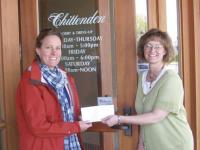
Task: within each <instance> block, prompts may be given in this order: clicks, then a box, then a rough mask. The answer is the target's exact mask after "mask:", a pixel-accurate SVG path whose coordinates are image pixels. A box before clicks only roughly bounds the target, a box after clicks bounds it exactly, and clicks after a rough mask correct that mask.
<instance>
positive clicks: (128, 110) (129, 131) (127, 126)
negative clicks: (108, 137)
mask: <svg viewBox="0 0 200 150" xmlns="http://www.w3.org/2000/svg"><path fill="white" fill-rule="evenodd" d="M123 115H124V116H131V115H132V110H131V107H124V109H123ZM112 128H113V129H122V130H124V134H125V136H132V125H131V124H121V125H115V126H113V127H112Z"/></svg>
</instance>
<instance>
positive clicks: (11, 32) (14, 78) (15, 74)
mask: <svg viewBox="0 0 200 150" xmlns="http://www.w3.org/2000/svg"><path fill="white" fill-rule="evenodd" d="M0 3H1V4H0V6H1V8H0V11H1V12H0V13H1V29H0V30H1V32H0V33H1V45H2V46H1V51H2V53H1V54H2V73H3V74H2V76H3V89H4V91H3V100H4V103H5V109H4V111H5V123H6V132H5V133H6V139H3V140H5V142H6V147H7V149H6V150H17V149H18V148H17V146H18V143H17V131H16V119H15V118H16V116H15V92H16V87H17V84H18V81H19V78H20V48H19V22H18V20H19V18H18V0H1V1H0ZM11 14H12V15H11Z"/></svg>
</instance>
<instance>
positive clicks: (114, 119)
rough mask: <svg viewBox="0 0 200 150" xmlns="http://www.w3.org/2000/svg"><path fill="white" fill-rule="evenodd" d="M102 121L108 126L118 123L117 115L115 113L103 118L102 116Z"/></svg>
mask: <svg viewBox="0 0 200 150" xmlns="http://www.w3.org/2000/svg"><path fill="white" fill-rule="evenodd" d="M101 121H102V123H104V124H107V125H108V126H109V127H112V126H114V125H116V124H118V116H117V115H110V116H107V117H105V118H103V119H102V120H101Z"/></svg>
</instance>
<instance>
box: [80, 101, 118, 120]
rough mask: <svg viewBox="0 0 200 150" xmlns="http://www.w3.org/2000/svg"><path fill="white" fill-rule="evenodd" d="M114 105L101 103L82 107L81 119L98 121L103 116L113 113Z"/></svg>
mask: <svg viewBox="0 0 200 150" xmlns="http://www.w3.org/2000/svg"><path fill="white" fill-rule="evenodd" d="M114 112H115V111H114V105H101V106H91V107H82V108H81V115H82V120H83V121H90V122H98V121H101V120H102V119H103V118H104V117H106V116H109V115H114Z"/></svg>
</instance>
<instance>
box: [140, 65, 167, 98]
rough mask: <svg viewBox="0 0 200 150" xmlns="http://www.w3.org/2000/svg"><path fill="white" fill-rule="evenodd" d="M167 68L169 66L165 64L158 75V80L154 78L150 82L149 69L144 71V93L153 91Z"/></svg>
mask: <svg viewBox="0 0 200 150" xmlns="http://www.w3.org/2000/svg"><path fill="white" fill-rule="evenodd" d="M166 70H167V67H166V66H164V67H163V69H162V70H161V72H160V73H159V75H158V77H157V78H156V80H154V81H152V82H148V81H147V73H148V70H145V71H144V72H143V75H142V88H143V92H144V94H148V93H149V92H150V91H151V89H152V88H153V87H154V85H155V84H156V83H157V81H158V80H159V79H160V78H161V77H162V75H163V74H164V73H165V71H166Z"/></svg>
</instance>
